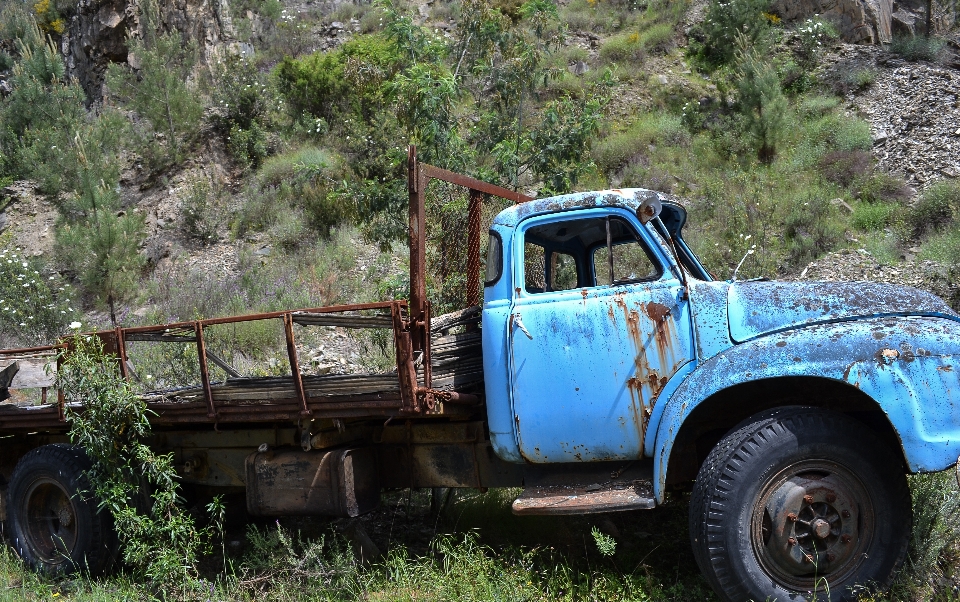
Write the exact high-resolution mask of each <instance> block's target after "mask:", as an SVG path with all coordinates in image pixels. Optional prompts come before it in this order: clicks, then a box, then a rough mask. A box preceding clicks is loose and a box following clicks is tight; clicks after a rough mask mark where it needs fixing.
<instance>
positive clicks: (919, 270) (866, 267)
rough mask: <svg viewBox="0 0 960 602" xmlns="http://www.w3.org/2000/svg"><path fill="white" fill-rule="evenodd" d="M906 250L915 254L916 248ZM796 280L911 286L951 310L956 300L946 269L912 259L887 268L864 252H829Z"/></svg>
mask: <svg viewBox="0 0 960 602" xmlns="http://www.w3.org/2000/svg"><path fill="white" fill-rule="evenodd" d="M910 251H914V252H916V251H918V249H910ZM911 255H912V254H911ZM787 279H792V278H787ZM796 280H821V281H827V282H860V281H870V282H888V283H890V284H899V285H901V286H912V287H916V288H919V289H923V290H925V291H930V292H931V293H933V294H935V295H938V296H939V297H941V298H943V299H944V300H945V301H947V302H950V303H951V304H952V305H953V307H954V309H957V307H958V304H957V301H958V299H960V285H958V283H957V282H956V280H955V278H951V277H950V274H949V270H948V268H947V267H946V266H943V265H941V264H939V263H936V262H934V261H917V260H916V259H914V258H913V257H912V256H908V257H906V258H904V261H903V262H901V263H898V264H896V265H890V264H886V263H883V262H881V261H878V260H877V258H876V257H874V256H873V255H871V254H870V253H869V252H867V251H866V250H865V249H859V250H856V251H853V250H844V251H838V252H835V253H829V254H827V255H826V256H824V257H822V258H820V259H818V260H817V261H814V262H813V263H811V264H809V265H808V266H807V267H805V268H804V269H803V271H802V272H800V274H799V276H797V277H796Z"/></svg>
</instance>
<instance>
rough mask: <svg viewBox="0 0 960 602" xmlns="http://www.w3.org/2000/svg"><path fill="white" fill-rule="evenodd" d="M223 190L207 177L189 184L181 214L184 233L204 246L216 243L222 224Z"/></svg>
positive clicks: (200, 177)
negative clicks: (221, 197)
mask: <svg viewBox="0 0 960 602" xmlns="http://www.w3.org/2000/svg"><path fill="white" fill-rule="evenodd" d="M220 195H221V190H220V189H219V188H218V187H217V186H215V185H214V184H212V183H211V181H210V179H209V178H207V177H206V176H205V175H202V174H201V175H199V176H197V177H195V178H193V179H192V180H190V181H189V182H188V183H187V191H186V196H185V198H184V199H183V201H182V206H181V209H180V213H181V215H182V219H183V230H184V233H185V234H186V235H187V236H188V237H189V238H191V239H193V240H195V241H197V242H199V243H200V244H203V245H208V244H212V243H214V242H216V240H217V232H218V231H219V230H220V224H221V223H222V207H221V199H220Z"/></svg>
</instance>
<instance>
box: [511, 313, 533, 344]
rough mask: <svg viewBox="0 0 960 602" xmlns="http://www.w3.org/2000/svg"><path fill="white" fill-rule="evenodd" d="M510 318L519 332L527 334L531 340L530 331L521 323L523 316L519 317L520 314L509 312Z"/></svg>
mask: <svg viewBox="0 0 960 602" xmlns="http://www.w3.org/2000/svg"><path fill="white" fill-rule="evenodd" d="M510 318H511V319H512V320H513V324H514V326H516V327H517V328H519V329H520V332H522V333H523V334H525V335H527V338H528V339H530V340H531V341H532V340H533V335H532V334H530V331H529V330H527V329H526V327H525V326H524V325H523V318H521V317H520V314H510Z"/></svg>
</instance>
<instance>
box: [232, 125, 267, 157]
mask: <svg viewBox="0 0 960 602" xmlns="http://www.w3.org/2000/svg"><path fill="white" fill-rule="evenodd" d="M227 149H228V150H229V151H230V154H231V155H232V156H233V158H234V159H235V160H236V161H237V163H239V164H240V165H243V166H250V167H254V168H256V167H257V166H258V165H260V163H261V162H262V161H263V159H264V158H265V157H266V156H267V155H268V154H269V152H270V149H269V146H268V142H267V132H266V131H265V130H264V127H263V126H262V125H260V123H259V122H257V121H254V122H253V123H251V124H250V127H249V128H247V129H243V128H241V127H240V126H239V125H238V124H234V125H232V126H230V132H229V135H228V136H227Z"/></svg>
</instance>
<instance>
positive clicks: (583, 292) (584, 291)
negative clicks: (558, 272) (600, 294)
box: [580, 288, 587, 303]
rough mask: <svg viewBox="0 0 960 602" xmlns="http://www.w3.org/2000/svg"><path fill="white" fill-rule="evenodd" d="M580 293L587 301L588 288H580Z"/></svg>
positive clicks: (584, 300)
mask: <svg viewBox="0 0 960 602" xmlns="http://www.w3.org/2000/svg"><path fill="white" fill-rule="evenodd" d="M580 295H581V296H582V297H583V302H584V303H586V302H587V289H585V288H584V289H580Z"/></svg>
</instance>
